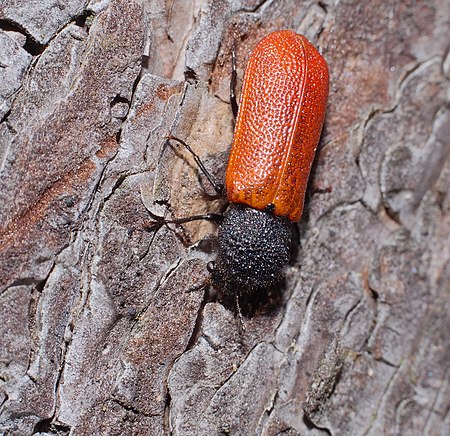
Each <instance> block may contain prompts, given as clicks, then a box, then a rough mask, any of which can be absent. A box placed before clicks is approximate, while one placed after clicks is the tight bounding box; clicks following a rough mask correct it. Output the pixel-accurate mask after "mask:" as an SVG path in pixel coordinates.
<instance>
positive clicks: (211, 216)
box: [143, 213, 223, 232]
mask: <svg viewBox="0 0 450 436" xmlns="http://www.w3.org/2000/svg"><path fill="white" fill-rule="evenodd" d="M151 217H152V218H153V219H152V220H148V221H145V222H144V225H143V228H144V230H146V231H147V232H157V231H158V230H159V229H160V228H161V227H162V226H163V225H165V224H175V225H180V224H184V223H189V222H191V221H199V220H208V221H213V222H215V223H217V224H220V223H221V222H222V221H223V215H222V214H220V213H206V214H203V215H193V216H189V217H186V218H178V219H171V220H167V219H165V218H164V217H160V216H157V215H155V214H151Z"/></svg>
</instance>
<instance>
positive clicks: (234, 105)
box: [230, 45, 239, 120]
mask: <svg viewBox="0 0 450 436" xmlns="http://www.w3.org/2000/svg"><path fill="white" fill-rule="evenodd" d="M236 82H237V65H236V47H235V46H234V45H233V48H232V49H231V79H230V104H231V110H232V112H233V117H234V119H235V120H236V117H237V114H238V111H239V106H238V103H237V99H236Z"/></svg>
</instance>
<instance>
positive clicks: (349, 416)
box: [0, 0, 450, 435]
mask: <svg viewBox="0 0 450 436" xmlns="http://www.w3.org/2000/svg"><path fill="white" fill-rule="evenodd" d="M449 5H450V4H449V2H448V1H446V0H432V1H428V2H416V1H413V0H409V1H402V2H399V1H395V0H389V1H385V0H372V1H368V0H365V1H364V0H363V1H359V0H349V1H341V2H337V1H336V2H332V1H328V0H325V1H321V2H314V1H304V2H298V1H295V0H291V1H288V0H285V1H283V0H278V1H277V0H274V1H261V0H260V1H256V0H228V1H226V0H216V1H212V0H202V1H185V0H173V1H166V2H164V1H162V0H154V1H153V0H147V1H139V0H133V1H130V0H111V1H108V0H105V1H100V0H98V1H95V0H92V1H91V2H80V1H77V0H70V1H62V0H51V1H50V0H40V1H32V2H30V1H9V0H3V1H2V2H1V3H0V118H1V120H2V122H1V124H0V162H1V167H0V168H1V177H0V226H1V228H0V256H1V263H0V285H1V291H0V292H1V293H0V318H1V322H0V344H1V345H0V374H1V375H0V404H1V414H0V433H2V434H6V435H29V434H60V435H62V434H69V433H70V434H73V435H91V434H99V435H100V434H101V435H105V434H108V435H141V434H142V435H160V434H161V435H162V434H169V433H172V434H174V435H216V434H228V433H229V434H233V435H251V434H262V435H277V434H286V435H308V434H314V435H318V434H335V435H362V434H365V435H380V434H389V435H400V434H402V435H404V434H407V435H422V434H426V435H448V434H449V429H450V413H449V409H450V386H449V379H450V369H449V361H450V335H449V331H450V239H449V235H450V197H449V193H448V191H449V186H450V159H449V158H448V157H449V154H450V141H449V138H450V105H449V93H450V91H449V80H450V56H449V54H448V50H449V45H448V41H449V39H448V33H449V30H448V29H449V27H450V22H449V15H450V6H449ZM281 28H291V29H294V30H296V31H298V32H300V33H304V34H306V36H307V37H308V38H309V39H310V40H311V41H312V42H313V43H314V44H316V45H317V46H318V47H319V48H320V50H321V51H322V52H323V54H324V56H325V58H326V59H327V61H328V63H329V66H330V71H331V89H330V99H329V105H328V113H327V119H326V125H325V130H324V133H323V135H322V147H321V150H320V152H319V153H318V156H317V159H316V165H315V168H314V173H313V176H312V181H311V184H310V185H311V186H310V193H311V196H310V199H309V203H308V206H307V212H306V213H305V214H304V217H303V219H302V221H301V223H300V225H299V236H298V239H299V242H298V247H297V249H296V250H295V255H294V258H293V260H292V262H291V264H290V265H289V267H288V269H287V271H286V285H285V287H284V288H283V289H281V290H280V298H279V299H276V300H273V301H272V299H268V300H267V302H266V303H267V304H261V305H260V307H258V308H257V310H256V311H255V313H253V314H252V315H251V316H248V317H245V316H244V318H243V320H242V323H243V326H242V325H241V323H240V321H239V316H238V315H237V314H236V313H234V312H233V310H232V309H233V308H232V307H227V306H226V305H223V304H221V303H220V301H217V300H215V298H214V293H213V292H211V290H208V287H207V284H208V272H207V269H206V264H207V262H208V261H210V260H212V259H214V250H213V248H214V244H213V238H214V235H215V234H216V228H215V226H214V225H212V224H210V223H205V222H196V223H191V224H189V225H185V226H184V227H183V228H168V227H167V226H165V227H163V228H162V229H161V230H160V231H159V232H158V233H156V234H152V233H148V232H144V231H142V223H143V222H144V221H145V220H146V219H148V212H147V209H148V210H151V211H153V212H154V213H157V214H160V215H164V214H168V215H169V216H170V214H172V215H173V216H177V217H181V216H187V215H192V214H196V213H202V212H206V211H218V210H221V208H223V206H224V201H223V200H221V199H219V200H217V199H215V200H214V199H211V198H208V196H207V195H205V189H206V191H207V192H208V193H209V194H211V188H210V187H209V186H208V184H207V183H205V181H204V180H203V178H201V177H199V175H198V170H197V168H196V167H195V165H194V163H193V161H192V158H191V157H190V156H189V155H188V154H187V153H185V151H184V150H182V149H178V148H176V146H175V147H170V146H168V145H167V144H166V142H165V140H164V138H165V137H166V136H167V135H168V134H169V132H171V133H172V134H174V135H176V136H178V137H180V138H183V139H185V140H186V141H187V142H188V143H189V144H190V145H191V146H192V147H193V148H194V149H195V150H196V151H197V152H198V154H199V155H200V156H201V157H202V158H203V160H204V162H205V164H206V165H207V167H208V168H210V169H211V171H212V172H213V173H215V174H216V175H217V176H218V177H221V176H222V175H223V171H224V168H225V165H226V157H227V153H228V150H229V144H230V143H231V137H232V129H233V125H232V116H231V111H230V108H229V104H228V84H229V75H230V74H229V72H230V50H231V47H232V46H233V45H234V44H235V45H236V49H237V57H238V64H239V67H240V68H239V74H240V77H242V70H243V68H244V66H245V63H246V60H247V59H248V55H249V52H250V50H251V49H252V48H253V47H254V46H255V44H256V43H257V41H258V40H259V39H260V38H261V37H262V36H263V35H265V34H267V33H268V32H270V31H273V30H276V29H281ZM183 73H184V74H183ZM244 315H245V314H244Z"/></svg>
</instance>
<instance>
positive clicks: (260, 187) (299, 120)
mask: <svg viewBox="0 0 450 436" xmlns="http://www.w3.org/2000/svg"><path fill="white" fill-rule="evenodd" d="M327 96H328V67H327V64H326V62H325V60H324V59H323V57H322V56H321V55H320V53H319V52H318V51H317V50H316V49H315V48H314V47H313V46H312V44H311V43H310V42H309V41H308V40H307V39H306V38H305V37H304V36H302V35H298V34H296V33H295V32H293V31H291V30H284V31H280V32H275V33H272V34H270V35H268V36H267V37H266V38H264V39H263V40H262V41H261V42H260V43H259V44H258V45H257V47H256V48H255V50H254V51H253V52H252V54H251V56H250V59H249V62H248V65H247V67H246V71H245V77H244V81H243V85H242V95H241V101H240V109H239V114H238V117H237V120H236V129H235V134H234V138H233V143H232V146H231V153H230V160H229V165H228V168H227V174H226V188H227V195H228V198H229V199H230V201H232V202H235V203H243V204H247V205H249V206H251V207H254V208H256V209H259V210H264V208H265V207H267V206H268V205H270V204H273V205H274V206H275V209H274V213H275V214H276V215H279V216H285V217H288V218H289V219H290V220H291V221H298V220H299V219H300V216H301V213H302V211H303V202H304V197H305V192H306V186H307V184H308V179H309V173H310V171H311V165H312V162H313V159H314V155H315V153H316V148H317V145H318V142H319V137H320V132H321V131H322V124H323V120H324V116H325V109H326V105H327Z"/></svg>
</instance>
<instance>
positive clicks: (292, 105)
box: [166, 30, 329, 296]
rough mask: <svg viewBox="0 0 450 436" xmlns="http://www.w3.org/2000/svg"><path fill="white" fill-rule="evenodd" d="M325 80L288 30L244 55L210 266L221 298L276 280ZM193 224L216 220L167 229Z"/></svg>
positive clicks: (320, 117)
mask: <svg viewBox="0 0 450 436" xmlns="http://www.w3.org/2000/svg"><path fill="white" fill-rule="evenodd" d="M328 80H329V79H328V66H327V63H326V62H325V60H324V58H323V57H322V56H321V55H320V53H319V52H318V51H317V50H316V49H315V48H314V46H313V45H312V44H311V43H310V42H309V41H308V40H307V39H306V38H305V37H304V36H302V35H298V34H296V33H295V32H293V31H291V30H281V31H277V32H273V33H271V34H270V35H268V36H266V37H265V38H263V39H262V40H261V41H260V43H259V44H258V45H257V46H256V48H255V49H254V50H253V52H252V54H251V56H250V59H249V62H248V65H247V69H246V72H245V76H244V82H243V87H242V95H241V101H240V107H239V112H238V116H237V121H236V128H235V133H234V139H233V144H232V146H231V153H230V158H229V161H228V167H227V172H226V180H225V190H226V195H227V197H228V199H229V201H230V203H231V205H230V206H229V207H228V209H227V210H226V211H225V213H224V214H223V216H220V221H221V226H220V229H219V236H218V255H217V258H216V261H215V263H214V264H213V266H212V267H211V272H212V276H213V281H214V283H215V285H216V287H218V288H219V289H220V290H222V292H224V293H225V294H228V295H230V294H234V295H237V296H239V295H241V296H242V295H246V294H248V293H250V292H251V291H254V290H259V289H262V288H268V287H271V286H273V285H275V284H276V283H278V282H279V281H280V280H281V278H282V272H283V268H284V266H285V265H286V264H287V263H288V261H289V257H290V247H291V239H292V222H296V221H298V220H299V219H300V217H301V214H302V211H303V204H304V198H305V191H306V187H307V184H308V178H309V173H310V170H311V165H312V163H313V160H314V155H315V152H316V149H317V145H318V143H319V138H320V133H321V130H322V125H323V121H324V117H325V110H326V104H327V97H328ZM172 139H176V138H173V137H172ZM180 142H181V143H183V144H184V145H185V146H186V147H188V146H187V145H186V144H185V143H184V142H183V141H180ZM188 149H189V150H190V151H191V152H192V150H191V149H190V147H188ZM194 156H195V154H194ZM195 157H196V158H197V162H198V163H199V165H200V168H201V169H202V170H203V171H204V172H206V170H205V169H204V167H203V165H202V164H201V162H199V159H198V157H197V156H195ZM206 173H207V172H206ZM207 176H208V178H209V179H210V180H211V177H210V176H209V175H208V174H207ZM200 218H207V219H215V220H217V218H218V216H217V215H215V214H211V215H205V216H198V217H190V218H186V219H181V220H173V221H171V222H177V223H182V222H186V221H191V220H193V219H200ZM166 222H167V221H166Z"/></svg>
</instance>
